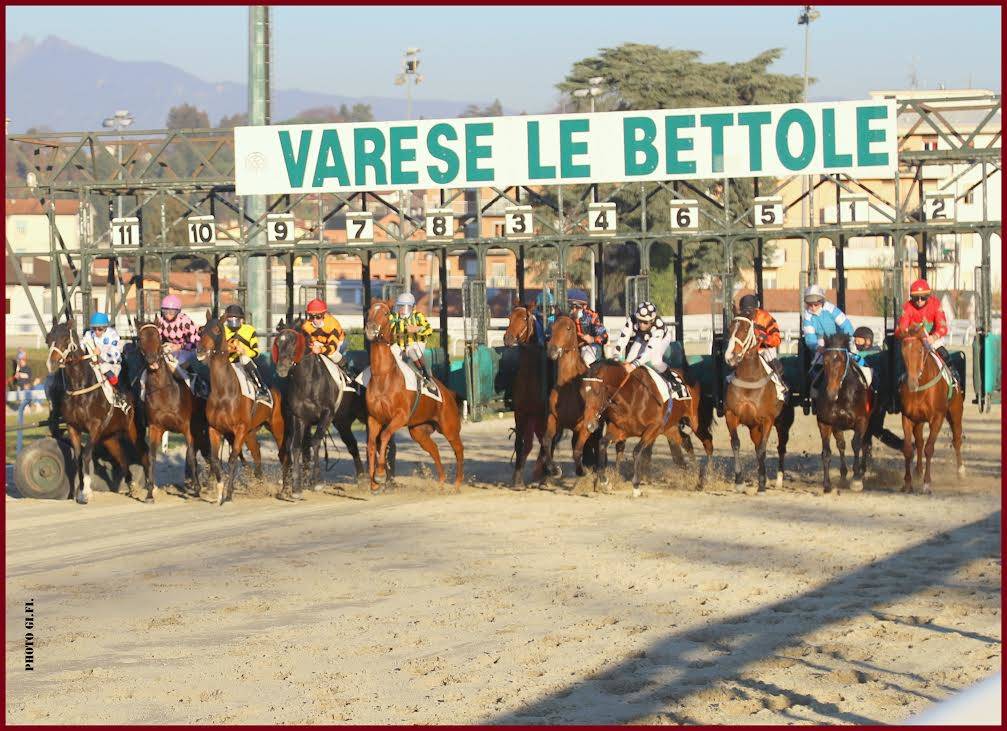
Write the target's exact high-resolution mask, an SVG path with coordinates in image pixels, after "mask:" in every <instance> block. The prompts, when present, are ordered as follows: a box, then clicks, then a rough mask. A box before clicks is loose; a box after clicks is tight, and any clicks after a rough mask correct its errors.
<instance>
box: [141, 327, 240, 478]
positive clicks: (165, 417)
mask: <svg viewBox="0 0 1007 731" xmlns="http://www.w3.org/2000/svg"><path fill="white" fill-rule="evenodd" d="M137 345H138V346H139V349H140V353H141V354H142V355H143V358H144V360H145V361H146V364H147V385H146V387H145V394H144V399H143V406H144V413H145V415H146V421H147V444H149V445H150V467H149V470H150V471H149V473H148V474H147V480H148V481H149V482H154V466H155V464H156V463H157V450H158V447H159V446H160V444H161V436H162V435H163V434H164V433H165V432H175V433H176V434H181V435H182V436H183V437H185V464H186V478H187V481H191V482H190V484H191V486H192V488H193V490H194V493H195V494H196V496H198V495H199V476H198V473H197V470H196V452H197V451H198V452H199V453H200V454H202V455H203V458H204V459H206V461H207V463H209V462H210V431H209V427H208V425H207V423H206V399H203V398H199V397H197V396H195V395H194V394H193V393H192V391H191V390H189V388H188V386H186V385H185V384H184V383H182V382H181V381H180V380H178V379H177V378H175V376H174V374H173V373H172V369H171V366H170V365H169V364H168V360H167V358H166V357H165V354H164V346H163V344H162V343H161V334H160V333H159V332H158V330H157V325H155V324H154V323H152V322H147V323H144V324H143V325H141V326H140V330H139V332H138V333H137ZM217 479H218V480H219V479H220V476H219V475H217Z"/></svg>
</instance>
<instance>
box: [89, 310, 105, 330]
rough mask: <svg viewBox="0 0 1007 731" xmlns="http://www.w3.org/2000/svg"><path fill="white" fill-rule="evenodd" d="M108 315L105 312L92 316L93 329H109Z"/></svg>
mask: <svg viewBox="0 0 1007 731" xmlns="http://www.w3.org/2000/svg"><path fill="white" fill-rule="evenodd" d="M108 322H109V320H108V315H106V314H105V313H104V312H95V313H94V314H93V315H91V323H90V326H91V327H108Z"/></svg>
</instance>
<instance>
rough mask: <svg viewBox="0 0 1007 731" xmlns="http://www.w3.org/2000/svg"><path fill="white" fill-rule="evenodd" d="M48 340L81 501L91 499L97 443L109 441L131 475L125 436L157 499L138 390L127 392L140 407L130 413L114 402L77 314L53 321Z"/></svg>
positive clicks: (48, 363) (148, 499)
mask: <svg viewBox="0 0 1007 731" xmlns="http://www.w3.org/2000/svg"><path fill="white" fill-rule="evenodd" d="M45 341H46V344H47V345H48V346H49V353H48V355H47V357H46V366H47V367H48V369H49V370H50V372H51V371H54V370H57V371H59V373H60V374H61V375H62V378H63V384H62V385H63V389H62V391H63V399H62V416H63V421H64V422H65V423H66V428H67V433H68V434H69V436H70V442H71V444H72V445H73V454H74V458H75V459H76V462H77V479H78V482H77V490H76V494H75V498H76V500H77V502H78V503H80V504H82V505H86V504H87V503H88V502H89V501H90V500H91V495H92V490H91V480H92V476H93V474H94V448H95V446H96V445H97V444H98V443H101V444H102V445H104V447H105V448H106V449H107V450H108V451H109V453H110V454H111V455H112V457H113V458H114V459H115V460H116V462H118V463H119V466H120V467H121V468H122V469H123V471H124V477H125V478H126V479H129V477H130V475H129V465H130V461H129V459H128V457H127V455H126V454H125V452H124V451H123V445H122V443H121V442H120V438H121V437H123V436H125V437H126V439H127V440H128V443H129V444H130V445H131V447H132V448H133V449H134V450H135V451H136V452H138V453H139V457H140V463H141V464H142V465H143V468H144V477H145V480H144V481H145V482H146V486H147V496H146V498H145V502H148V503H152V502H154V483H153V481H152V480H151V479H150V466H149V455H148V453H147V444H146V442H145V440H144V439H143V436H142V435H141V433H140V429H139V427H138V425H137V421H136V419H137V413H136V408H135V402H134V400H133V398H132V395H131V394H125V393H124V394H122V396H123V398H124V399H125V400H126V401H127V402H128V403H129V404H130V406H133V407H134V408H132V409H130V410H129V412H128V413H127V412H124V411H123V410H122V409H120V408H118V407H116V406H113V405H112V404H110V403H109V401H108V398H106V396H105V394H104V393H103V389H102V383H101V381H100V380H99V378H98V375H97V373H96V372H95V368H94V367H93V365H92V363H94V362H95V360H96V358H97V355H96V354H94V353H89V352H87V351H86V350H84V348H83V347H82V346H81V343H80V338H79V337H78V336H77V332H76V326H75V324H74V320H73V319H72V318H71V319H69V320H68V321H67V322H62V323H60V324H58V325H55V326H53V328H52V330H51V331H50V332H49V333H48V334H47V335H46V338H45ZM84 433H87V435H88V440H87V446H86V447H83V448H82V441H81V435H82V434H84Z"/></svg>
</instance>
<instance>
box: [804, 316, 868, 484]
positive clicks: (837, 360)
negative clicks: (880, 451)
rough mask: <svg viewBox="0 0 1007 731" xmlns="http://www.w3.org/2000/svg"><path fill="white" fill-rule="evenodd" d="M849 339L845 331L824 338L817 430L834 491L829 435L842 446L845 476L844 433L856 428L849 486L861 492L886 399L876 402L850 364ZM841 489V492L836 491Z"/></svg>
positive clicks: (841, 468) (826, 474) (826, 480)
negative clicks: (874, 436)
mask: <svg viewBox="0 0 1007 731" xmlns="http://www.w3.org/2000/svg"><path fill="white" fill-rule="evenodd" d="M849 345H850V338H849V336H848V335H847V334H846V333H841V332H840V333H835V334H834V335H830V336H828V337H827V338H826V340H825V349H824V352H823V354H822V376H821V385H820V386H819V388H818V394H817V395H816V397H815V416H816V418H817V419H818V431H819V432H820V433H821V436H822V470H823V473H824V476H823V478H822V486H823V487H824V489H825V492H827V493H828V492H832V481H831V480H830V478H829V466H830V463H831V458H832V452H831V450H830V448H829V437H830V436H833V437H834V438H835V440H836V447H837V448H838V449H839V473H840V476H841V477H842V479H843V480H845V479H846V441H845V440H844V439H843V432H844V431H846V430H849V429H852V430H853V481H852V482H851V483H850V489H851V490H853V491H854V492H860V491H861V490H863V489H864V474H865V473H866V472H867V463H868V460H869V459H870V455H871V437H872V436H873V435H874V432H875V429H874V428H872V427H873V426H874V425H875V424H876V423H877V422H878V419H877V417H876V414H878V413H879V414H880V416H881V420H882V421H883V420H884V406H883V405H882V404H883V401H881V400H880V399H878V401H877V402H876V401H875V395H874V393H873V392H872V391H871V389H870V388H869V387H868V386H867V383H866V382H865V381H864V379H863V377H862V376H860V375H859V370H858V369H857V368H856V367H851V365H852V360H853V356H852V355H851V354H850V349H849ZM837 492H838V491H837Z"/></svg>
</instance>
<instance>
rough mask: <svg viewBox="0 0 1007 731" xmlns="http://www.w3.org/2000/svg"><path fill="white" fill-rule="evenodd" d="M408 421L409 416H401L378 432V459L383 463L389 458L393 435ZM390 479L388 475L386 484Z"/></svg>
mask: <svg viewBox="0 0 1007 731" xmlns="http://www.w3.org/2000/svg"><path fill="white" fill-rule="evenodd" d="M406 421H408V418H402V417H399V418H397V419H393V420H392V421H390V422H388V423H387V424H385V426H384V427H383V428H382V429H381V433H380V434H378V461H379V462H380V463H381V464H385V460H386V459H387V455H388V443H389V442H390V441H391V440H392V437H393V436H395V432H396V431H398V430H399V429H401V428H402V427H404V426H405V425H406ZM390 481H391V480H390V478H389V477H388V476H387V475H386V478H385V484H388V483H389V482H390Z"/></svg>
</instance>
